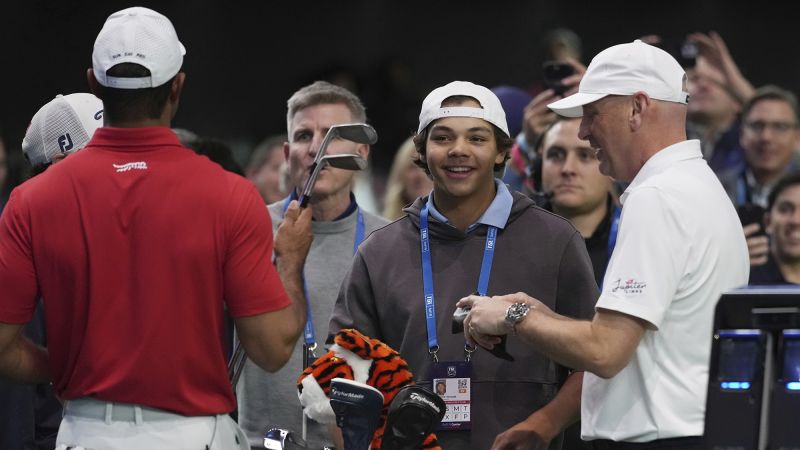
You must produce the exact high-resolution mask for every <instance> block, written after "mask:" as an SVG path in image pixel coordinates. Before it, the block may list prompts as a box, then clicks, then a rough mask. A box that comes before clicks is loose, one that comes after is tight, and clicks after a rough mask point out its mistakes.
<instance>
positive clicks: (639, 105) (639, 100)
mask: <svg viewBox="0 0 800 450" xmlns="http://www.w3.org/2000/svg"><path fill="white" fill-rule="evenodd" d="M650 102H651V100H650V97H649V96H648V95H647V94H645V93H644V92H637V93H635V94H633V95H632V96H631V100H630V105H631V112H630V115H629V116H628V126H629V127H630V129H631V131H636V130H638V129H639V128H641V126H642V115H643V114H644V113H645V112H647V110H648V109H649V108H650Z"/></svg>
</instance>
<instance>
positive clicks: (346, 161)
mask: <svg viewBox="0 0 800 450" xmlns="http://www.w3.org/2000/svg"><path fill="white" fill-rule="evenodd" d="M322 160H323V161H325V162H326V163H327V164H329V165H330V166H331V167H335V168H337V169H344V170H364V169H366V168H367V160H366V159H364V158H362V157H361V155H358V154H356V153H345V154H342V155H327V156H325V157H323V158H322Z"/></svg>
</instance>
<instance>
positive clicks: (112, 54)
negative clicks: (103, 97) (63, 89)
mask: <svg viewBox="0 0 800 450" xmlns="http://www.w3.org/2000/svg"><path fill="white" fill-rule="evenodd" d="M185 54H186V49H185V48H184V47H183V44H181V42H180V41H179V40H178V34H177V33H176V32H175V28H174V27H173V26H172V22H170V20H169V19H168V18H167V17H165V16H164V15H162V14H159V13H157V12H155V11H153V10H152V9H148V8H142V7H139V6H136V7H133V8H127V9H123V10H122V11H118V12H115V13H114V14H111V15H110V16H109V17H108V19H106V23H105V24H104V25H103V29H102V30H100V34H98V35H97V39H96V40H95V42H94V51H93V52H92V69H93V70H94V76H95V78H96V79H97V81H98V82H99V83H100V84H101V85H103V86H106V87H110V88H117V89H143V88H152V87H156V86H161V85H162V84H164V83H166V82H167V81H169V80H170V79H172V77H174V76H175V75H176V74H177V73H178V71H179V70H180V69H181V65H183V56H184V55H185ZM120 63H135V64H139V65H141V66H144V67H145V68H147V69H148V70H149V71H150V76H149V77H141V78H122V77H111V76H108V75H107V74H106V71H108V69H110V68H111V67H113V66H115V65H117V64H120Z"/></svg>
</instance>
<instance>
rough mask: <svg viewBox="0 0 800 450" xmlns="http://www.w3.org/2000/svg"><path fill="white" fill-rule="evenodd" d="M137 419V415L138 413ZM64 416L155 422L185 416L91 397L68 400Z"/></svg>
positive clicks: (183, 417) (115, 420)
mask: <svg viewBox="0 0 800 450" xmlns="http://www.w3.org/2000/svg"><path fill="white" fill-rule="evenodd" d="M139 414H141V415H140V416H139V418H138V420H137V415H139ZM64 415H65V416H77V417H83V418H86V419H94V420H103V421H105V420H106V418H107V417H108V418H110V420H111V421H114V422H142V421H145V422H157V421H165V420H179V419H185V418H186V417H187V416H184V415H181V414H176V413H171V412H168V411H164V410H163V409H156V408H150V407H149V406H142V405H132V404H128V403H113V402H106V401H103V400H95V399H92V398H78V399H75V400H68V401H67V403H66V405H65V406H64Z"/></svg>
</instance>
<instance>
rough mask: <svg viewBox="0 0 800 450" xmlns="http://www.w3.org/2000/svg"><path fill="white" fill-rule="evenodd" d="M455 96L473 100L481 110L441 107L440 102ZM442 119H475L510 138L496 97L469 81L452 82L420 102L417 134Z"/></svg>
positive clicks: (432, 92) (503, 113) (504, 117)
mask: <svg viewBox="0 0 800 450" xmlns="http://www.w3.org/2000/svg"><path fill="white" fill-rule="evenodd" d="M456 95H459V96H466V97H472V98H474V99H475V100H477V101H478V103H480V105H481V108H472V107H464V106H446V107H444V108H443V107H442V102H443V101H444V100H445V99H447V98H449V97H453V96H456ZM442 117H476V118H478V119H483V120H485V121H487V122H489V123H491V124H492V125H495V126H496V127H497V128H500V129H501V130H503V133H505V134H506V136H509V137H510V136H511V135H510V134H509V133H508V124H507V123H506V112H505V111H504V110H503V105H502V104H501V103H500V99H498V98H497V95H495V94H494V92H492V91H490V90H489V89H487V88H485V87H483V86H480V85H477V84H474V83H470V82H469V81H453V82H452V83H448V84H446V85H444V86H442V87H438V88H436V89H434V90H432V91H431V93H430V94H428V96H427V97H425V100H423V101H422V110H421V111H420V113H419V128H418V129H417V133H421V132H422V130H424V129H425V127H427V126H428V124H430V123H431V122H433V121H434V120H436V119H441V118H442Z"/></svg>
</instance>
